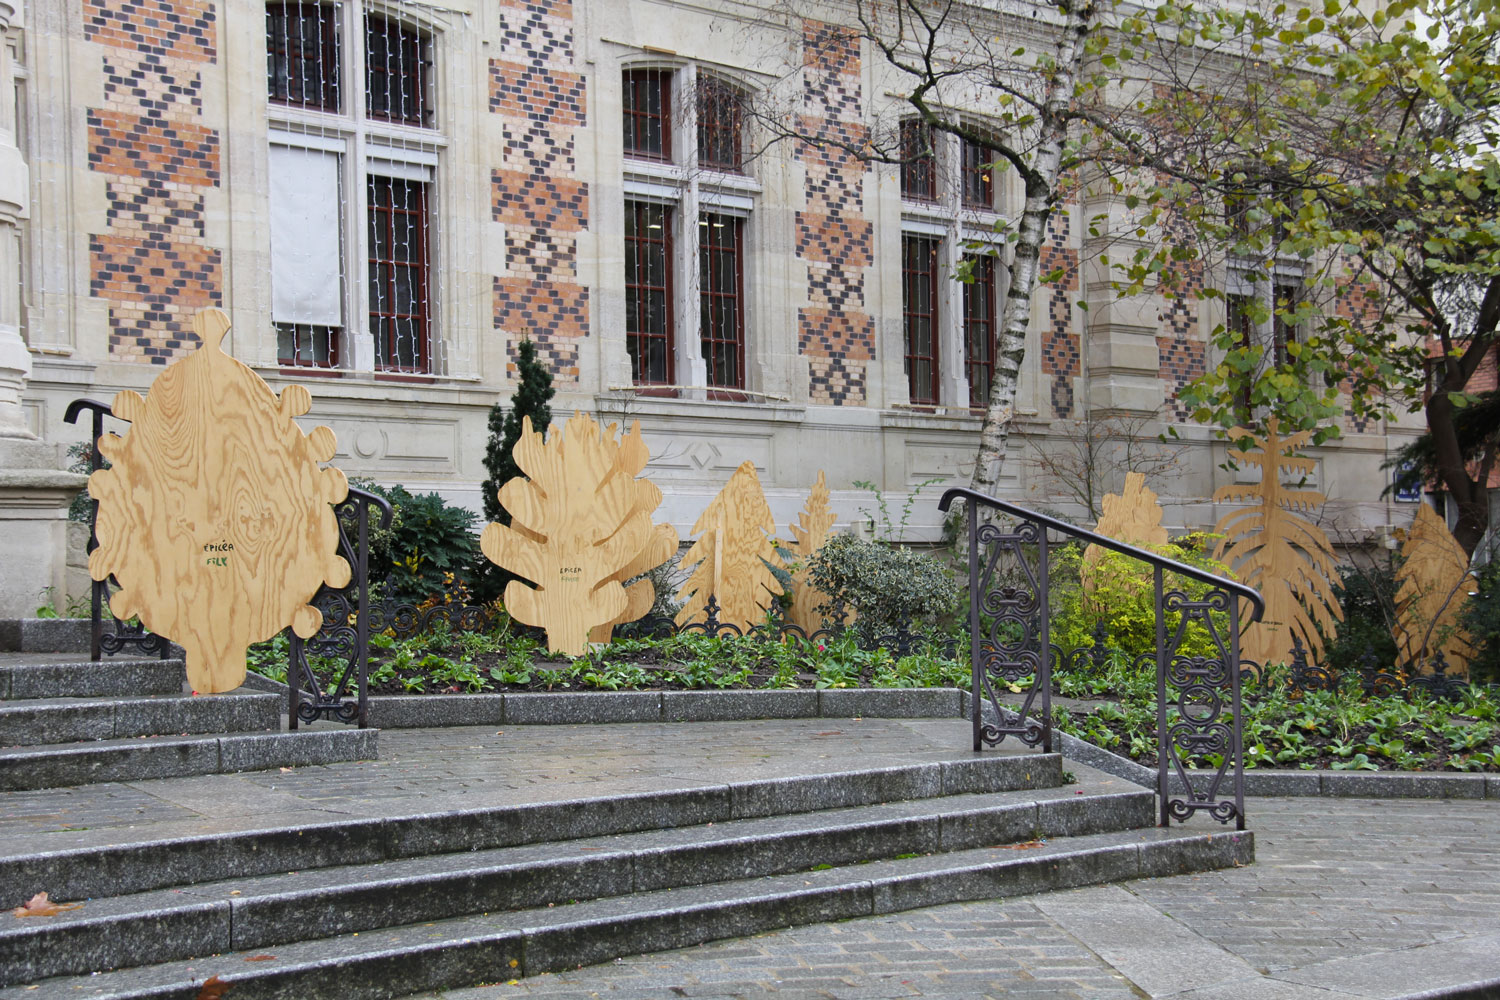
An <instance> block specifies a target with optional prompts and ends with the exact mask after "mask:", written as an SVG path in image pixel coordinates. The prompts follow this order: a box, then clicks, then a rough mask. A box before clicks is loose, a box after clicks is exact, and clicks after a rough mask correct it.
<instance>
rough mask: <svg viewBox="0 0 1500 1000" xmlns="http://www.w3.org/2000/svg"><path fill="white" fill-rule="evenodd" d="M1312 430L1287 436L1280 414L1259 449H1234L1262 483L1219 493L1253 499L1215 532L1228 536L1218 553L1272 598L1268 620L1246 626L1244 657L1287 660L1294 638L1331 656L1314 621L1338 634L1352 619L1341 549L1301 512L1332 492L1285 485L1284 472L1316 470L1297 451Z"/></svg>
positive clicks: (1235, 435)
mask: <svg viewBox="0 0 1500 1000" xmlns="http://www.w3.org/2000/svg"><path fill="white" fill-rule="evenodd" d="M1311 434H1312V432H1311V431H1299V432H1297V433H1295V434H1291V435H1288V436H1287V437H1284V438H1283V437H1282V436H1281V435H1280V432H1279V430H1278V421H1277V420H1276V418H1275V417H1272V418H1271V419H1270V420H1268V421H1267V422H1266V433H1265V437H1263V438H1259V439H1256V441H1255V443H1256V445H1257V446H1258V447H1259V450H1258V451H1240V450H1238V449H1235V448H1231V449H1230V450H1229V454H1230V455H1231V456H1233V457H1234V459H1235V460H1236V461H1239V462H1244V463H1246V464H1248V465H1252V466H1256V467H1258V468H1259V469H1260V482H1258V483H1247V484H1240V483H1235V484H1233V485H1230V486H1221V487H1219V489H1217V490H1215V491H1214V499H1215V500H1218V501H1224V500H1228V501H1239V502H1242V503H1249V504H1251V506H1249V507H1244V508H1241V509H1239V510H1235V511H1232V512H1230V513H1228V514H1226V515H1224V516H1223V517H1222V518H1220V519H1219V523H1218V524H1217V525H1216V526H1215V527H1214V531H1216V532H1217V533H1219V534H1221V535H1223V536H1224V537H1223V538H1221V539H1220V540H1219V544H1218V546H1217V547H1216V548H1215V549H1214V558H1215V559H1219V560H1222V561H1223V562H1224V563H1225V564H1226V565H1227V566H1229V568H1230V569H1231V570H1233V571H1234V572H1235V574H1236V575H1237V576H1238V577H1239V578H1240V579H1241V580H1242V581H1244V582H1245V583H1247V584H1249V585H1250V586H1252V587H1255V588H1256V589H1257V590H1259V591H1260V593H1261V596H1262V597H1264V598H1265V602H1266V611H1265V615H1264V617H1263V618H1262V620H1261V621H1259V622H1256V623H1252V624H1251V625H1250V626H1249V627H1248V628H1247V629H1246V631H1245V634H1244V637H1243V639H1242V640H1241V645H1240V653H1241V655H1243V656H1245V657H1247V658H1249V659H1251V660H1254V661H1256V662H1257V663H1260V664H1267V663H1284V662H1286V661H1287V660H1288V659H1289V658H1290V657H1291V655H1292V653H1291V650H1292V640H1293V638H1294V637H1298V638H1301V640H1302V644H1303V646H1305V647H1306V648H1307V650H1308V654H1309V656H1310V657H1311V659H1312V660H1313V662H1315V663H1316V662H1317V661H1318V660H1319V659H1321V657H1322V655H1323V639H1322V636H1321V635H1320V634H1319V632H1318V629H1317V627H1315V626H1314V623H1315V622H1316V624H1317V626H1321V627H1322V629H1323V631H1324V632H1325V633H1328V634H1330V635H1331V634H1332V633H1333V630H1334V624H1333V623H1334V621H1335V620H1337V621H1343V619H1344V612H1343V609H1342V608H1340V607H1339V602H1338V599H1337V598H1336V597H1335V596H1334V592H1333V583H1332V581H1333V580H1334V579H1335V573H1336V570H1335V567H1334V558H1333V546H1332V545H1330V544H1329V542H1328V536H1327V535H1325V534H1324V533H1323V530H1322V529H1321V528H1319V527H1318V526H1317V525H1315V524H1313V523H1312V522H1311V521H1309V520H1307V518H1305V517H1303V516H1302V513H1301V512H1303V511H1311V510H1314V509H1316V508H1318V507H1321V506H1323V504H1324V503H1326V502H1327V497H1325V496H1324V495H1323V494H1322V493H1320V492H1318V491H1317V490H1305V489H1289V488H1287V487H1286V486H1284V485H1283V484H1282V482H1281V479H1282V476H1283V475H1284V474H1297V475H1302V476H1305V475H1306V474H1307V473H1309V472H1312V471H1313V460H1312V459H1310V458H1299V457H1296V456H1294V455H1293V454H1292V452H1293V451H1294V450H1295V449H1297V448H1300V447H1301V446H1302V445H1304V444H1306V443H1307V440H1308V438H1309V437H1310V436H1311ZM1229 436H1230V438H1231V439H1239V438H1245V437H1251V438H1254V435H1252V434H1251V433H1250V432H1249V431H1247V430H1245V429H1244V428H1243V427H1236V428H1234V429H1232V430H1231V431H1230V432H1229ZM1246 613H1247V614H1248V609H1246Z"/></svg>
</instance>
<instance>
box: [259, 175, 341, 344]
mask: <svg viewBox="0 0 1500 1000" xmlns="http://www.w3.org/2000/svg"><path fill="white" fill-rule="evenodd" d="M340 201H341V199H340V197H339V157H338V154H337V153H331V152H326V151H324V150H319V149H305V148H301V147H292V146H272V147H271V318H272V319H273V320H274V321H275V322H277V323H307V324H311V325H315V326H334V327H338V326H343V324H344V311H343V283H342V281H341V280H340V279H341V275H342V272H341V270H340V263H339V258H340V255H339V243H340V238H339V205H340Z"/></svg>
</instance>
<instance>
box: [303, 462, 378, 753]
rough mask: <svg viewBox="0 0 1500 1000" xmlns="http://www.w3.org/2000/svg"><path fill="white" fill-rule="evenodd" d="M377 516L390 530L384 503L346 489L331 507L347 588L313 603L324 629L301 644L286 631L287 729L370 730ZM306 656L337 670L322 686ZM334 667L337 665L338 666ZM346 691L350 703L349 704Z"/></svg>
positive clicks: (324, 593) (328, 590)
mask: <svg viewBox="0 0 1500 1000" xmlns="http://www.w3.org/2000/svg"><path fill="white" fill-rule="evenodd" d="M372 507H373V508H375V509H376V510H377V511H379V514H380V520H379V522H378V526H379V527H380V528H382V529H384V528H388V527H390V524H391V505H390V502H389V501H387V500H386V499H385V498H384V497H381V496H377V495H376V494H374V493H369V492H367V491H365V490H361V489H357V488H356V487H353V486H351V487H349V495H348V496H347V497H346V498H345V499H344V500H342V501H341V502H339V503H337V504H335V505H334V507H333V512H334V514H335V515H336V516H337V517H338V519H339V554H340V555H342V556H343V557H344V558H345V559H347V560H348V561H349V568H350V570H351V573H350V575H349V582H348V584H346V585H345V586H343V587H340V588H338V589H335V588H332V587H329V586H328V585H327V584H324V585H323V586H322V587H320V588H319V589H318V593H317V594H316V595H315V596H314V597H313V599H312V605H313V607H315V608H317V609H318V610H319V611H321V612H323V627H322V628H321V629H319V630H318V631H317V633H316V634H314V635H313V636H312V637H311V638H308V639H303V638H301V637H299V636H298V635H297V633H295V632H293V631H292V630H291V629H287V636H288V639H289V642H288V647H289V650H288V657H287V670H286V687H287V708H286V712H287V726H288V727H289V728H291V729H296V728H297V726H298V724H299V723H300V722H316V721H317V720H318V719H336V720H338V721H339V722H358V723H359V728H361V729H364V728H366V727H368V726H369V724H370V701H369V697H370V695H369V677H370V628H371V624H372V622H374V626H375V629H376V631H379V630H381V629H384V628H386V627H387V626H386V622H385V620H384V618H382V617H380V616H378V615H376V614H375V613H374V611H373V609H372V608H371V605H370V509H371V508H372ZM310 656H316V657H319V658H321V659H324V660H330V661H333V662H334V663H335V664H339V665H338V666H336V667H335V668H334V669H333V671H332V676H331V677H330V678H329V679H327V680H322V679H320V678H319V677H318V672H317V671H316V670H314V669H313V664H312V661H311V660H310V659H309V657H310ZM339 661H342V663H340V662H339ZM351 685H352V686H353V692H352V693H353V697H354V700H353V701H351V700H350V696H351Z"/></svg>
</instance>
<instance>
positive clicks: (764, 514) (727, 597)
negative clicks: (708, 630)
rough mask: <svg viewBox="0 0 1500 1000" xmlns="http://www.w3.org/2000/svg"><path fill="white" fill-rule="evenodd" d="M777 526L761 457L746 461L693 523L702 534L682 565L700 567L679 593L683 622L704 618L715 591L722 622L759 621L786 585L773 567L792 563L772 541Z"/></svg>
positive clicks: (750, 624)
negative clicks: (758, 468)
mask: <svg viewBox="0 0 1500 1000" xmlns="http://www.w3.org/2000/svg"><path fill="white" fill-rule="evenodd" d="M775 532H776V519H775V518H774V517H773V516H772V515H771V508H770V505H768V504H767V503H766V495H765V493H763V492H762V491H761V488H760V479H759V478H758V477H757V476H756V474H755V463H754V462H745V463H743V464H742V465H741V466H740V467H739V468H738V469H736V470H735V471H734V475H733V476H731V477H730V479H729V482H728V483H726V484H725V486H724V488H723V489H722V490H720V491H719V495H718V496H716V497H714V498H713V500H712V501H710V503H709V505H708V508H707V509H706V510H704V512H703V513H702V514H701V515H699V517H698V520H697V522H696V523H694V524H693V534H695V535H697V536H698V540H697V541H696V542H694V543H693V547H692V548H690V549H688V552H687V555H686V556H684V557H683V559H682V565H683V566H684V567H686V566H697V567H698V568H697V569H696V570H694V571H693V575H692V576H690V577H689V578H688V581H687V582H686V583H685V584H683V585H682V589H681V590H680V591H678V593H677V599H678V600H680V601H682V610H681V611H679V612H678V613H677V624H679V625H686V624H687V623H688V622H693V621H699V622H701V621H703V620H704V619H705V618H706V611H705V607H706V605H707V603H708V598H709V597H710V595H712V596H713V597H715V598H716V599H717V600H718V602H719V609H720V610H719V621H720V622H722V623H724V624H730V625H737V626H738V627H739V628H741V629H750V628H753V627H754V626H756V625H758V624H759V623H760V620H761V618H762V617H764V615H765V611H766V609H767V608H769V607H770V606H771V600H772V598H774V597H775V596H776V595H777V594H780V593H781V591H782V588H781V584H780V583H779V582H777V580H776V577H775V575H774V574H773V573H772V572H771V570H770V568H769V567H770V566H774V567H776V568H777V569H783V570H784V569H785V568H786V564H785V563H783V562H782V561H781V557H780V556H779V555H777V554H776V547H775V545H774V544H773V543H772V538H771V536H772V535H774V534H775ZM768 564H769V566H768Z"/></svg>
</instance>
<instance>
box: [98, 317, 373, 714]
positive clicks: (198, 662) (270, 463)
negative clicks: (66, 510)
mask: <svg viewBox="0 0 1500 1000" xmlns="http://www.w3.org/2000/svg"><path fill="white" fill-rule="evenodd" d="M193 329H194V330H196V331H197V333H198V337H199V338H200V339H201V341H202V345H201V346H200V347H199V348H198V350H197V351H195V352H193V353H192V354H190V355H188V356H186V357H184V358H182V359H180V360H178V361H176V362H174V363H172V364H171V365H168V366H167V368H166V370H165V371H163V372H162V373H161V375H159V376H157V379H156V381H155V382H154V383H153V384H152V386H151V389H150V391H149V392H148V393H147V395H146V397H145V398H142V397H141V396H140V395H138V394H137V393H134V392H131V391H130V390H128V389H127V390H126V391H124V392H121V393H119V394H118V395H116V396H115V398H114V403H113V410H114V414H115V416H117V417H119V418H121V419H122V420H128V421H130V423H131V427H130V429H129V431H127V432H126V435H125V437H123V438H122V437H118V436H116V435H114V434H109V435H106V436H105V437H104V438H102V439H101V440H100V442H99V451H100V453H101V454H102V455H103V456H104V457H105V458H107V459H109V461H110V463H111V465H112V468H109V469H101V470H99V471H98V472H95V473H94V474H93V475H92V476H90V477H89V493H90V494H91V495H92V496H93V497H94V498H96V499H97V500H98V501H99V516H98V520H97V523H96V531H97V533H98V538H99V547H98V548H97V549H95V550H94V551H93V553H92V554H90V556H89V574H90V575H91V576H92V577H93V578H94V579H95V580H103V579H105V578H107V577H109V576H110V575H113V576H114V578H115V579H116V581H118V583H119V584H120V589H119V591H118V592H116V593H115V595H114V597H113V598H111V599H110V602H109V607H110V611H111V612H112V613H113V614H114V615H115V617H117V618H131V617H134V616H136V615H139V616H140V619H141V621H142V622H143V623H145V625H146V627H147V628H149V629H151V631H153V632H158V633H160V634H162V635H165V636H167V637H169V638H171V639H173V640H175V641H176V642H178V643H180V644H181V645H182V647H183V649H184V651H185V652H186V653H187V673H188V681H189V682H190V683H191V684H192V687H193V690H195V691H198V692H202V693H212V692H218V691H229V690H233V689H234V688H237V687H239V686H240V684H241V683H243V682H244V679H245V649H246V647H247V646H249V645H250V644H251V643H255V642H261V641H263V640H265V639H269V638H271V637H272V636H273V635H275V634H276V633H277V632H280V631H281V630H282V629H284V628H286V627H287V626H288V625H290V626H291V627H292V629H293V630H294V631H296V633H297V634H298V635H300V636H302V637H303V638H307V637H309V636H311V635H313V634H314V633H315V632H317V631H318V629H319V628H321V627H322V624H323V616H322V613H321V612H319V611H318V609H317V608H314V607H312V606H311V605H310V604H309V603H308V602H309V601H310V600H312V598H313V596H314V595H315V594H316V593H317V591H318V588H319V587H320V586H322V585H323V584H324V583H325V582H326V583H327V584H328V585H329V586H331V587H342V586H345V585H346V584H348V582H349V575H350V570H349V564H348V563H347V562H346V561H345V560H344V559H343V558H342V557H341V556H339V555H338V539H339V527H338V521H337V519H336V518H335V516H334V513H333V508H332V507H331V506H330V504H334V503H337V502H339V501H340V500H343V499H344V497H345V496H347V495H348V492H349V484H348V481H347V480H346V479H345V478H344V474H343V473H342V472H340V471H339V470H338V469H333V468H324V467H322V466H321V465H320V464H319V463H321V462H326V461H328V460H329V459H331V458H332V457H333V453H334V436H333V431H331V430H329V429H328V428H327V427H317V428H314V429H313V430H312V432H311V433H308V434H304V433H303V432H302V429H301V428H300V427H298V426H297V424H296V423H295V421H293V419H292V418H293V417H299V416H301V415H302V414H304V413H306V412H307V411H308V410H309V409H311V408H312V397H311V396H310V395H309V394H308V391H307V390H306V389H305V388H303V387H302V386H300V385H292V386H287V387H286V388H285V389H283V390H282V392H281V398H280V399H279V400H278V399H277V397H276V394H275V393H274V392H272V391H271V387H270V386H268V385H266V383H265V382H264V381H262V379H261V378H260V376H259V375H257V374H255V372H253V371H251V370H250V369H249V368H247V367H246V366H245V365H242V364H241V363H240V362H238V361H236V360H234V359H233V358H231V357H230V356H229V355H228V354H225V353H224V350H223V348H222V346H221V341H222V340H223V339H224V334H225V333H227V332H228V330H229V318H228V317H227V316H225V315H224V314H223V313H222V312H220V311H219V310H217V309H208V310H205V311H203V312H201V313H199V314H198V315H197V316H196V317H195V318H194V320H193Z"/></svg>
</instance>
